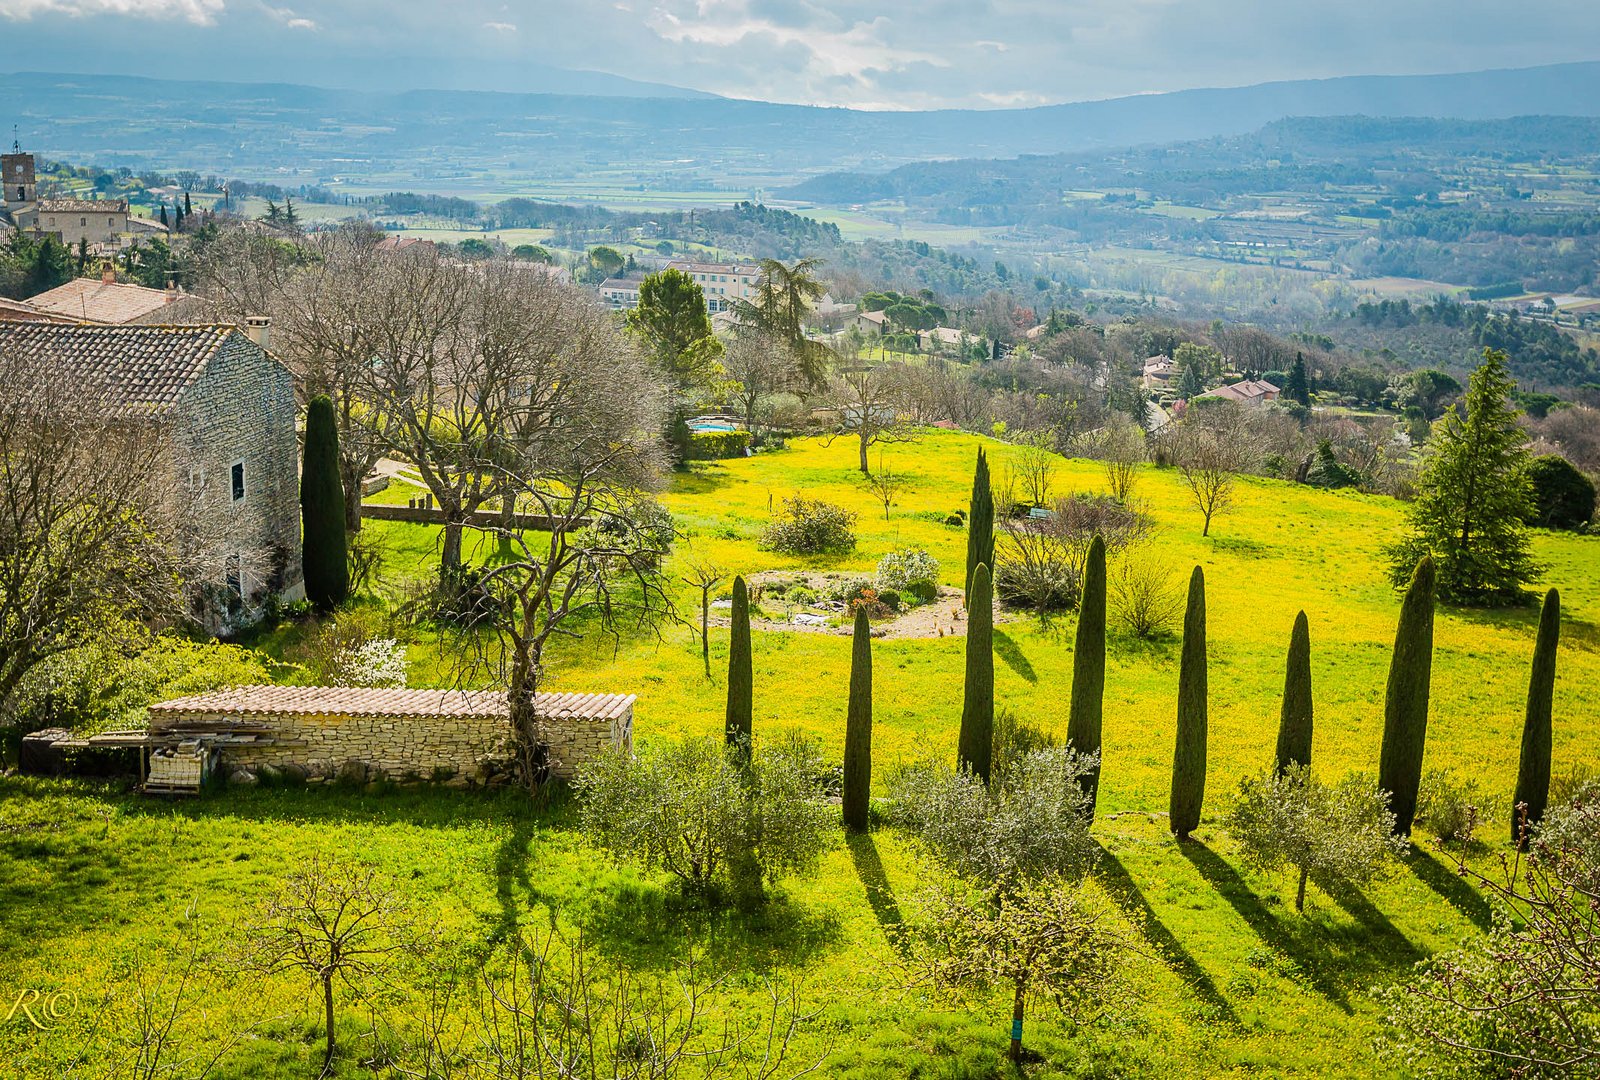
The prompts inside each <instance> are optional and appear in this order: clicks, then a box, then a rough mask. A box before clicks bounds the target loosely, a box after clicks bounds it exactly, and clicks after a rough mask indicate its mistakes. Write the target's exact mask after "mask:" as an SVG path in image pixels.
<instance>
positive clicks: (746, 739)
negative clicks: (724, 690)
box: [724, 577, 755, 760]
mask: <svg viewBox="0 0 1600 1080" xmlns="http://www.w3.org/2000/svg"><path fill="white" fill-rule="evenodd" d="M732 621H733V636H732V638H731V639H730V640H729V642H728V713H727V723H726V726H725V727H724V732H725V736H726V738H727V742H728V745H729V746H730V747H732V748H733V749H734V752H735V753H737V754H740V755H741V756H743V757H744V758H745V760H749V756H750V739H751V734H752V730H753V724H752V718H753V716H754V714H755V676H754V675H753V674H752V672H751V669H750V591H749V589H747V588H746V587H745V583H744V578H743V577H736V578H734V579H733V620H732Z"/></svg>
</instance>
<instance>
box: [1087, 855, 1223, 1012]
mask: <svg viewBox="0 0 1600 1080" xmlns="http://www.w3.org/2000/svg"><path fill="white" fill-rule="evenodd" d="M1095 843H1096V844H1098V845H1099V847H1100V883H1101V885H1103V886H1104V887H1105V890H1106V892H1107V893H1108V894H1109V895H1110V896H1111V899H1112V901H1113V902H1114V903H1115V904H1116V905H1117V907H1119V908H1121V909H1122V913H1123V915H1124V916H1126V917H1127V920H1128V921H1129V922H1130V923H1132V924H1133V926H1134V929H1136V930H1138V931H1139V933H1140V934H1142V935H1144V938H1145V940H1146V941H1148V942H1150V944H1151V945H1152V946H1153V947H1154V948H1155V950H1156V952H1157V953H1159V954H1160V958H1161V961H1162V962H1163V963H1165V964H1166V965H1167V966H1168V967H1169V968H1171V969H1172V970H1173V972H1174V973H1175V974H1176V975H1177V976H1178V977H1179V978H1180V979H1182V980H1183V981H1184V983H1186V984H1187V985H1188V986H1189V987H1190V988H1191V989H1193V990H1194V992H1195V994H1196V995H1198V996H1199V998H1200V1000H1201V1001H1203V1002H1205V1003H1206V1005H1207V1006H1209V1007H1210V1008H1211V1009H1212V1010H1213V1011H1214V1012H1216V1013H1217V1014H1218V1015H1219V1016H1221V1017H1222V1018H1223V1019H1224V1020H1226V1021H1227V1022H1228V1023H1229V1024H1231V1025H1237V1024H1238V1023H1239V1016H1238V1014H1237V1013H1235V1012H1234V1011H1233V1006H1232V1005H1230V1004H1229V1003H1228V999H1227V998H1225V997H1223V996H1222V991H1220V990H1218V989H1217V984H1216V982H1215V981H1214V980H1213V979H1212V978H1211V976H1210V975H1209V974H1207V972H1206V970H1205V968H1203V967H1201V966H1200V963H1199V961H1197V960H1196V959H1195V958H1194V955H1193V954H1192V953H1190V952H1189V950H1188V949H1186V948H1184V947H1183V943H1182V942H1180V941H1179V940H1178V939H1177V937H1176V936H1175V935H1174V934H1173V933H1172V931H1171V930H1168V929H1167V926H1166V924H1165V923H1163V922H1162V921H1161V919H1160V918H1159V917H1158V916H1157V915H1156V913H1155V909H1154V908H1152V907H1151V906H1150V902H1149V901H1148V900H1146V899H1145V898H1144V893H1142V892H1140V891H1139V886H1138V885H1137V884H1135V883H1134V880H1133V875H1131V874H1129V873H1128V868H1127V867H1125V866H1123V865H1122V861H1121V860H1120V859H1118V858H1117V857H1116V856H1115V855H1113V854H1112V853H1111V851H1110V849H1108V848H1107V847H1106V846H1105V844H1103V843H1101V842H1100V841H1098V840H1097V841H1095Z"/></svg>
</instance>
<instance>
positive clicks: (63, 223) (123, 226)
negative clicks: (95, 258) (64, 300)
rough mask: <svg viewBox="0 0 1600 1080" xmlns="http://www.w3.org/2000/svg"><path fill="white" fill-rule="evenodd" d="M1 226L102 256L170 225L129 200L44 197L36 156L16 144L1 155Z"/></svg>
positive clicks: (162, 231) (35, 238)
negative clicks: (144, 217) (141, 213)
mask: <svg viewBox="0 0 1600 1080" xmlns="http://www.w3.org/2000/svg"><path fill="white" fill-rule="evenodd" d="M0 182H3V193H4V196H5V198H4V200H3V202H0V225H6V226H9V227H11V228H13V229H16V230H17V231H18V232H21V233H22V234H23V235H24V236H27V237H29V238H30V239H33V240H40V239H43V238H44V237H46V236H49V237H54V238H55V239H56V240H57V241H59V242H60V243H62V244H64V245H66V246H67V247H69V248H77V247H80V246H82V247H85V248H87V249H88V250H89V251H91V252H94V253H96V254H107V253H111V252H116V251H121V250H122V249H123V248H126V247H128V246H129V245H131V244H133V243H134V241H135V240H137V239H139V238H141V237H143V236H148V235H151V234H153V233H157V232H159V233H165V232H166V229H165V228H163V227H162V226H160V225H158V224H156V223H155V222H146V221H141V220H140V219H138V218H136V217H133V216H132V215H131V214H130V213H129V210H128V200H127V199H41V198H39V185H38V179H37V176H36V173H35V165H34V158H33V155H32V154H24V153H22V152H21V149H20V148H19V147H16V146H13V147H12V152H11V153H9V154H4V155H0Z"/></svg>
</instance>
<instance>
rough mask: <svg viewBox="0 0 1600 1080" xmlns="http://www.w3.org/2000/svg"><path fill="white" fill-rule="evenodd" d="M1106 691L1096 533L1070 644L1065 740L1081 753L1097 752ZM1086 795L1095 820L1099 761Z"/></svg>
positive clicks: (1100, 552)
mask: <svg viewBox="0 0 1600 1080" xmlns="http://www.w3.org/2000/svg"><path fill="white" fill-rule="evenodd" d="M1105 691H1106V542H1105V541H1104V540H1103V539H1101V537H1100V536H1099V534H1096V535H1095V538H1094V539H1093V540H1092V541H1090V543H1089V558H1088V559H1087V561H1086V562H1085V566H1084V573H1083V595H1082V597H1081V598H1080V600H1079V602H1078V636H1077V639H1076V640H1075V641H1074V642H1073V644H1072V705H1071V711H1070V712H1069V713H1068V716H1067V743H1068V744H1069V745H1070V746H1071V747H1072V748H1073V749H1074V750H1076V751H1078V752H1079V753H1081V754H1098V753H1099V752H1100V723H1101V719H1102V715H1103V710H1104V707H1105ZM1083 779H1084V790H1085V791H1086V792H1087V793H1088V795H1089V820H1091V821H1093V820H1094V806H1095V799H1096V797H1097V795H1098V793H1099V789H1100V763H1099V762H1096V763H1095V766H1094V768H1093V769H1091V770H1089V772H1088V773H1087V774H1086V775H1085V776H1084V778H1083Z"/></svg>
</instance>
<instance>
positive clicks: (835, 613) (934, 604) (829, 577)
mask: <svg viewBox="0 0 1600 1080" xmlns="http://www.w3.org/2000/svg"><path fill="white" fill-rule="evenodd" d="M864 580H865V579H863V578H861V577H859V576H855V575H850V574H839V573H807V572H804V571H793V570H764V571H762V572H760V573H758V574H752V575H750V576H749V577H748V578H747V579H746V584H747V585H749V587H750V626H751V629H754V630H769V631H793V632H797V633H809V634H842V635H846V636H848V635H849V634H850V633H851V632H852V623H851V615H850V611H851V609H850V606H849V604H848V603H847V602H846V601H845V600H844V599H843V598H842V597H841V595H840V594H841V593H843V592H846V591H848V590H849V589H850V587H851V586H852V585H856V584H859V583H861V582H863V581H864ZM909 601H910V598H909V597H907V598H906V599H904V600H902V602H901V605H900V607H899V609H898V610H894V611H890V612H888V613H887V614H884V615H881V616H878V615H875V616H874V617H873V619H872V636H873V637H875V638H888V639H896V638H900V639H904V638H916V639H927V638H941V637H965V636H966V633H967V613H966V606H965V604H964V603H963V602H962V598H961V590H960V589H953V588H951V587H949V586H948V585H940V586H938V593H937V595H936V596H934V598H933V599H931V600H928V601H926V602H921V603H912V602H909ZM731 606H732V601H730V600H727V599H721V600H717V601H715V602H714V603H713V604H712V611H711V625H712V626H716V627H727V626H728V624H729V621H730V618H729V613H728V609H729V608H730V607H731ZM797 616H800V617H801V618H800V619H799V621H796V617H797ZM808 617H810V618H808ZM811 618H816V619H818V620H820V621H818V622H812V621H811ZM995 618H996V619H997V620H999V619H1000V618H1001V614H1000V609H999V608H998V607H996V609H995Z"/></svg>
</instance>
